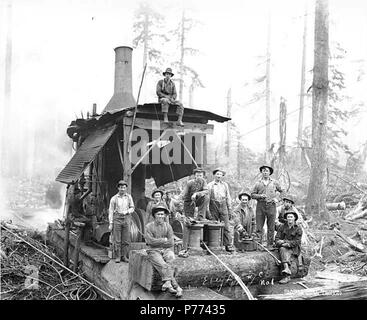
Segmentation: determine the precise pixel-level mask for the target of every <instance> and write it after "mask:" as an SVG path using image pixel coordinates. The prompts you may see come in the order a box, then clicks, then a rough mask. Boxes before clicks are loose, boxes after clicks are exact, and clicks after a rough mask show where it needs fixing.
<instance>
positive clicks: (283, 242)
mask: <svg viewBox="0 0 367 320" xmlns="http://www.w3.org/2000/svg"><path fill="white" fill-rule="evenodd" d="M284 218H285V219H286V220H287V222H286V223H284V224H282V225H281V226H280V227H279V229H278V231H277V234H276V236H275V243H276V245H277V247H278V248H279V253H280V261H281V262H282V265H283V270H282V274H284V275H285V277H284V278H283V279H282V280H280V281H279V283H288V282H289V280H290V276H291V274H292V272H291V269H290V268H289V267H290V263H291V256H292V255H294V256H296V257H298V256H299V255H300V253H301V238H302V228H301V227H300V226H298V225H297V223H296V221H297V220H298V214H297V213H296V212H294V211H288V212H286V213H285V214H284Z"/></svg>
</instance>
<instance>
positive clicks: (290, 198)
mask: <svg viewBox="0 0 367 320" xmlns="http://www.w3.org/2000/svg"><path fill="white" fill-rule="evenodd" d="M282 200H283V201H284V200H288V201H290V202H292V204H294V203H295V201H294V197H293V196H292V195H290V194H287V195H285V196H284V197H283V199H282Z"/></svg>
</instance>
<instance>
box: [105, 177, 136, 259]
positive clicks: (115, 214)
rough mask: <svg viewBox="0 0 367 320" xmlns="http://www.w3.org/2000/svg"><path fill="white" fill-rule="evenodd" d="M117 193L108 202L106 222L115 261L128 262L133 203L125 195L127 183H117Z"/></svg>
mask: <svg viewBox="0 0 367 320" xmlns="http://www.w3.org/2000/svg"><path fill="white" fill-rule="evenodd" d="M117 188H118V193H117V194H115V195H114V196H113V197H112V198H111V200H110V207H109V214H108V220H109V222H110V226H109V230H110V231H111V232H112V244H113V249H114V253H115V259H116V260H115V261H116V262H120V261H124V262H129V260H128V258H127V255H128V248H129V244H130V219H131V214H132V213H133V212H134V210H135V206H134V201H133V198H132V197H131V195H130V194H128V193H127V183H126V182H125V181H123V180H120V181H119V182H118V183H117Z"/></svg>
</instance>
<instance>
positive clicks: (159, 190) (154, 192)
mask: <svg viewBox="0 0 367 320" xmlns="http://www.w3.org/2000/svg"><path fill="white" fill-rule="evenodd" d="M157 192H159V193H160V194H161V196H162V197H163V195H164V192H163V191H162V190H161V189H155V190H153V192H152V198H154V195H155V194H156V193H157Z"/></svg>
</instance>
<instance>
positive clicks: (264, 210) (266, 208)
mask: <svg viewBox="0 0 367 320" xmlns="http://www.w3.org/2000/svg"><path fill="white" fill-rule="evenodd" d="M275 218H276V206H275V203H267V202H265V201H258V202H257V205H256V231H257V233H258V234H259V235H260V241H262V237H263V227H264V224H265V219H266V225H267V227H268V233H267V245H268V246H272V245H273V243H274V230H275Z"/></svg>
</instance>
